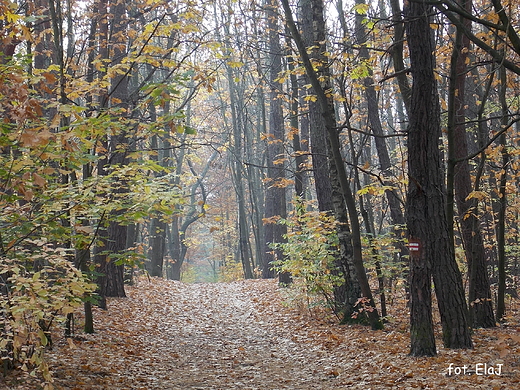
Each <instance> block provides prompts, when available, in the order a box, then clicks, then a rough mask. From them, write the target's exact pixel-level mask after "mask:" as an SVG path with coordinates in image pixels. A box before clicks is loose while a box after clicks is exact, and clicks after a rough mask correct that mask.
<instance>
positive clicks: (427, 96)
mask: <svg viewBox="0 0 520 390" xmlns="http://www.w3.org/2000/svg"><path fill="white" fill-rule="evenodd" d="M430 13H431V9H430V7H428V6H427V5H426V4H425V2H423V1H417V2H409V3H407V7H406V8H405V18H406V22H407V24H406V27H407V39H408V48H409V51H410V62H411V67H412V76H413V86H412V99H411V110H410V118H409V119H410V125H409V128H408V177H409V179H408V180H409V184H408V200H407V210H406V211H407V214H406V220H407V227H408V234H409V238H410V240H412V241H413V240H416V243H417V244H418V245H419V247H418V248H416V249H418V253H414V255H413V256H412V264H411V270H410V271H411V285H410V295H411V296H410V304H411V318H410V321H411V337H412V339H411V341H412V347H411V353H412V354H413V355H434V354H435V352H436V351H435V346H434V345H432V342H431V341H432V338H433V325H432V324H431V322H430V321H431V306H430V305H429V302H430V300H431V298H430V291H429V285H430V282H429V270H430V267H431V269H432V271H433V272H432V273H433V279H434V283H435V293H436V295H437V301H438V306H439V312H440V316H441V323H442V329H443V341H444V345H445V346H446V347H447V348H472V346H473V344H472V341H471V336H470V329H469V326H468V321H467V316H468V309H467V306H466V300H465V297H464V290H463V286H462V277H461V274H460V271H459V269H458V267H457V263H456V261H455V254H454V248H453V242H450V241H449V237H448V223H447V220H446V206H445V204H446V200H445V183H444V174H443V173H444V166H443V162H442V153H441V150H440V148H439V139H440V137H441V128H440V106H439V98H438V95H437V83H436V81H435V74H434V69H435V57H434V51H435V43H434V40H433V33H432V30H431V27H430V17H429V15H430Z"/></svg>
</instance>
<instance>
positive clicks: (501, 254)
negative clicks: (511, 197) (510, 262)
mask: <svg viewBox="0 0 520 390" xmlns="http://www.w3.org/2000/svg"><path fill="white" fill-rule="evenodd" d="M499 71H500V93H499V99H500V106H501V109H502V118H501V125H502V126H503V127H505V126H507V122H508V119H507V118H508V105H507V97H506V90H507V79H506V70H505V68H504V67H500V70H499ZM500 147H501V149H502V151H501V154H502V170H501V173H500V185H499V201H498V205H499V209H498V216H497V253H498V291H497V313H496V314H497V318H498V319H499V320H502V319H503V318H504V316H505V314H506V305H505V295H506V253H505V251H506V208H507V188H506V187H507V170H508V166H509V160H510V157H509V153H508V151H507V145H506V134H505V133H504V134H502V135H501V136H500Z"/></svg>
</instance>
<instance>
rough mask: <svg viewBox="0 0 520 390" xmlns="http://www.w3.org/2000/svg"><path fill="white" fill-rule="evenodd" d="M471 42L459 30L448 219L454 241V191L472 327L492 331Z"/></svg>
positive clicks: (450, 108)
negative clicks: (471, 127) (470, 80)
mask: <svg viewBox="0 0 520 390" xmlns="http://www.w3.org/2000/svg"><path fill="white" fill-rule="evenodd" d="M471 4H472V2H471V1H470V0H462V2H461V6H463V7H464V8H465V9H466V10H467V11H468V12H469V13H471V10H472V8H471ZM461 22H462V23H464V24H465V25H466V27H467V28H471V23H470V21H469V20H467V19H464V20H462V21H461ZM469 49H470V42H469V39H468V37H467V36H465V35H464V34H463V33H462V31H460V29H457V32H456V36H455V44H454V48H453V54H452V61H451V70H450V73H451V74H450V87H449V96H448V98H449V101H448V150H449V159H448V173H447V182H448V189H447V191H448V203H447V207H448V211H447V218H448V223H449V224H450V230H451V232H452V233H451V236H452V239H453V203H454V202H453V190H454V192H455V200H456V202H457V209H458V215H459V224H460V228H461V234H462V242H463V245H464V251H465V254H466V260H467V262H468V272H469V324H470V325H471V326H473V327H483V328H489V327H494V326H496V324H495V316H494V313H493V305H492V300H491V288H490V284H489V278H488V273H487V264H486V252H485V248H484V240H483V238H482V232H481V229H480V221H479V218H478V216H477V214H476V212H477V208H478V200H477V199H476V198H469V199H468V195H469V194H470V193H471V192H472V190H473V184H472V182H471V175H470V167H469V162H468V160H467V159H466V156H467V155H468V154H469V153H468V142H467V134H466V126H465V124H464V122H465V118H466V109H465V105H466V103H467V102H466V99H465V96H466V94H465V91H466V88H465V85H466V73H467V66H466V59H467V58H468V50H469Z"/></svg>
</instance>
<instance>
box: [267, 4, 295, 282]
mask: <svg viewBox="0 0 520 390" xmlns="http://www.w3.org/2000/svg"><path fill="white" fill-rule="evenodd" d="M266 7H267V11H266V12H267V20H268V22H267V24H268V27H267V28H268V34H269V39H268V42H269V43H268V45H269V57H268V61H269V63H268V66H267V67H268V69H269V88H270V90H269V133H268V138H267V156H266V157H267V161H266V163H267V178H266V189H265V210H264V219H265V221H267V222H266V224H265V228H264V233H265V238H264V239H265V244H264V256H265V258H264V266H263V269H262V276H263V277H264V278H269V277H274V276H275V274H274V271H273V269H272V268H273V265H272V264H273V262H274V261H277V260H282V259H283V252H282V251H281V250H280V249H273V248H272V247H271V245H272V244H279V243H283V242H285V238H284V235H285V234H286V233H287V226H286V225H283V224H280V223H279V222H278V220H279V219H280V218H286V217H287V212H286V198H285V189H286V184H285V154H284V139H285V137H284V118H283V112H282V101H281V98H280V97H281V96H282V91H281V90H280V88H281V86H282V84H280V83H279V82H278V78H279V76H280V72H281V71H282V49H281V46H280V36H279V26H278V16H277V15H278V12H277V9H278V7H277V2H276V0H270V1H269V2H268V4H267V6H266ZM278 278H279V281H280V283H284V284H288V283H290V282H291V277H290V275H289V274H288V273H281V274H280V275H279V276H278Z"/></svg>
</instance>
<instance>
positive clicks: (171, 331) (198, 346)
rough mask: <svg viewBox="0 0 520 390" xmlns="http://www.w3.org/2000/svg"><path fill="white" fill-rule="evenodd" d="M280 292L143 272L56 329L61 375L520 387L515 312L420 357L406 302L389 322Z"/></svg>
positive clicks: (8, 385)
mask: <svg viewBox="0 0 520 390" xmlns="http://www.w3.org/2000/svg"><path fill="white" fill-rule="evenodd" d="M281 294H282V293H281V292H280V289H279V288H278V286H277V284H276V281H273V280H250V281H239V282H232V283H213V284H211V283H206V284H184V283H181V282H172V281H165V280H161V279H152V280H147V279H141V280H139V282H138V284H137V285H136V286H132V287H128V288H127V295H128V298H119V299H110V300H109V301H108V310H107V311H102V310H99V309H95V313H94V314H95V328H96V333H95V334H92V335H85V334H82V333H81V332H78V334H77V337H75V338H70V339H65V338H64V337H63V336H62V335H61V333H56V335H55V336H54V348H53V349H52V350H50V351H48V352H47V356H48V359H49V363H50V367H51V370H52V372H53V376H54V387H55V388H56V389H73V390H76V389H78V390H79V389H85V390H86V389H100V390H101V389H102V390H117V389H131V390H156V389H157V390H167V389H172V390H173V389H180V390H184V389H201V390H203V389H224V390H225V389H244V390H245V389H261V390H263V389H294V390H304V389H324V390H325V389H365V390H368V389H508V390H513V389H519V388H520V327H519V326H518V325H519V324H518V323H517V322H516V323H512V322H511V323H510V324H509V325H507V326H501V327H500V328H496V329H477V330H475V333H474V342H475V349H474V350H469V351H468V350H447V349H444V348H443V347H441V341H440V340H437V345H438V356H437V357H433V358H412V357H409V356H407V354H408V348H409V332H408V325H407V322H408V318H407V313H406V310H405V309H404V305H401V309H400V310H399V309H398V311H396V313H394V316H393V317H391V320H390V321H389V322H388V323H387V324H386V327H385V330H381V331H372V330H370V329H369V328H367V327H363V326H359V325H355V326H351V325H343V326H340V325H336V324H334V322H332V321H326V320H323V318H321V319H320V318H316V316H310V315H309V313H308V312H301V311H298V310H296V309H291V308H289V307H287V305H284V304H283V297H282V296H281ZM398 306H399V305H395V307H398ZM393 307H394V306H393ZM399 313H400V314H399ZM516 314H518V313H516ZM517 318H518V317H517ZM81 321H82V320H81V318H80V319H78V320H77V322H78V323H77V327H79V326H81V325H82V324H81ZM500 364H501V365H502V366H499V365H500ZM450 367H451V369H452V375H451V376H450V375H449V371H450ZM464 367H466V369H465V371H466V374H464ZM499 367H500V371H499ZM484 369H486V370H487V371H485V372H484ZM492 369H493V370H494V373H492V371H491V370H492ZM456 373H457V374H458V375H456ZM6 381H7V382H6ZM0 388H1V389H11V390H14V389H16V390H22V389H23V390H26V389H38V388H39V386H38V385H37V381H35V380H34V379H32V378H28V377H27V376H25V377H24V376H23V373H14V374H11V375H10V376H9V377H8V378H2V377H0Z"/></svg>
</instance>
